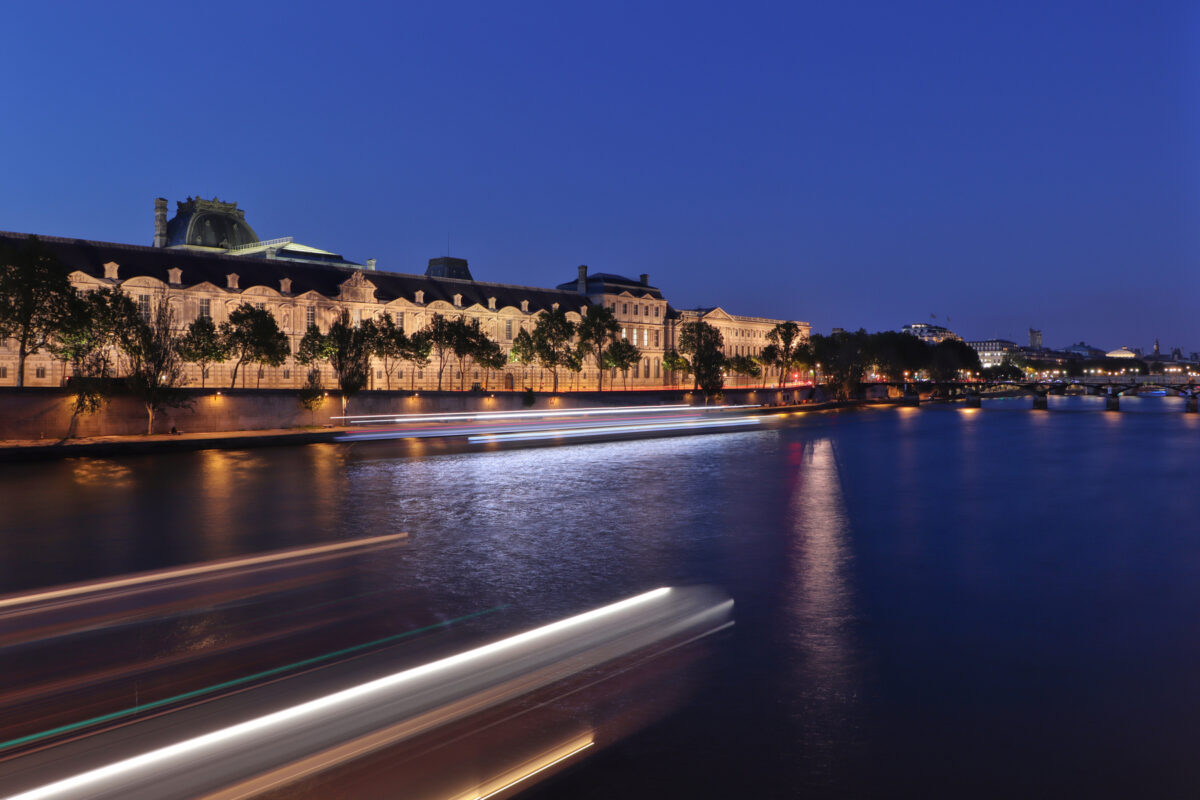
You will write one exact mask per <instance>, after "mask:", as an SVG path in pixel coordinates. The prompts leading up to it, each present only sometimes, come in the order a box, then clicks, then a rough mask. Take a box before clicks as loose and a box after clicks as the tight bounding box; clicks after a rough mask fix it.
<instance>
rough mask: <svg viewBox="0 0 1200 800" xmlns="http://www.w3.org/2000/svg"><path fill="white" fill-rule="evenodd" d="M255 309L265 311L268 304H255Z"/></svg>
mask: <svg viewBox="0 0 1200 800" xmlns="http://www.w3.org/2000/svg"><path fill="white" fill-rule="evenodd" d="M254 307H255V308H257V309H258V310H259V311H262V310H263V309H265V308H266V307H267V304H266V303H255V304H254Z"/></svg>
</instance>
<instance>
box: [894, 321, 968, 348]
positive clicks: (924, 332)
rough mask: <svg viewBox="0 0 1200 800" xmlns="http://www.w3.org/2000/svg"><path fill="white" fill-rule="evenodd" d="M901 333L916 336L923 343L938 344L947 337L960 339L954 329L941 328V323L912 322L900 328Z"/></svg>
mask: <svg viewBox="0 0 1200 800" xmlns="http://www.w3.org/2000/svg"><path fill="white" fill-rule="evenodd" d="M900 332H901V333H907V334H910V335H912V336H915V337H917V338H918V339H920V340H921V341H922V342H924V343H925V344H938V343H940V342H944V341H946V340H947V339H954V340H955V341H959V342H961V341H962V337H961V336H959V335H958V334H957V333H955V332H954V331H952V330H950V329H948V328H943V327H942V326H941V325H930V324H929V323H927V322H912V323H909V324H908V325H905V326H904V327H903V328H901V329H900Z"/></svg>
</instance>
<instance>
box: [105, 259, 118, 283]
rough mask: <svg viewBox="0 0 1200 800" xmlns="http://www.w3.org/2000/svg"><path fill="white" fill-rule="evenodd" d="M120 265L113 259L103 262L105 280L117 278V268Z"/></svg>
mask: <svg viewBox="0 0 1200 800" xmlns="http://www.w3.org/2000/svg"><path fill="white" fill-rule="evenodd" d="M120 266H121V265H120V264H118V263H117V262H115V261H109V262H108V263H107V264H105V265H104V278H105V280H110V281H115V280H117V268H118V267H120Z"/></svg>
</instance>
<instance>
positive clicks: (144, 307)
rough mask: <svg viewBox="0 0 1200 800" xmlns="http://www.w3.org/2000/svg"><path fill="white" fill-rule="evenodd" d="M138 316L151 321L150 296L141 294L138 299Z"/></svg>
mask: <svg viewBox="0 0 1200 800" xmlns="http://www.w3.org/2000/svg"><path fill="white" fill-rule="evenodd" d="M137 308H138V314H141V316H142V319H144V320H146V321H147V322H149V321H150V295H148V294H139V295H138V299H137Z"/></svg>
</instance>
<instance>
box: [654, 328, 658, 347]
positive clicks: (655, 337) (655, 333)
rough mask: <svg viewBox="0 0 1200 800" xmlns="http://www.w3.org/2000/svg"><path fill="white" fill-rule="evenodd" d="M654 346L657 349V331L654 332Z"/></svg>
mask: <svg viewBox="0 0 1200 800" xmlns="http://www.w3.org/2000/svg"><path fill="white" fill-rule="evenodd" d="M654 346H655V347H658V331H655V332H654Z"/></svg>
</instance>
